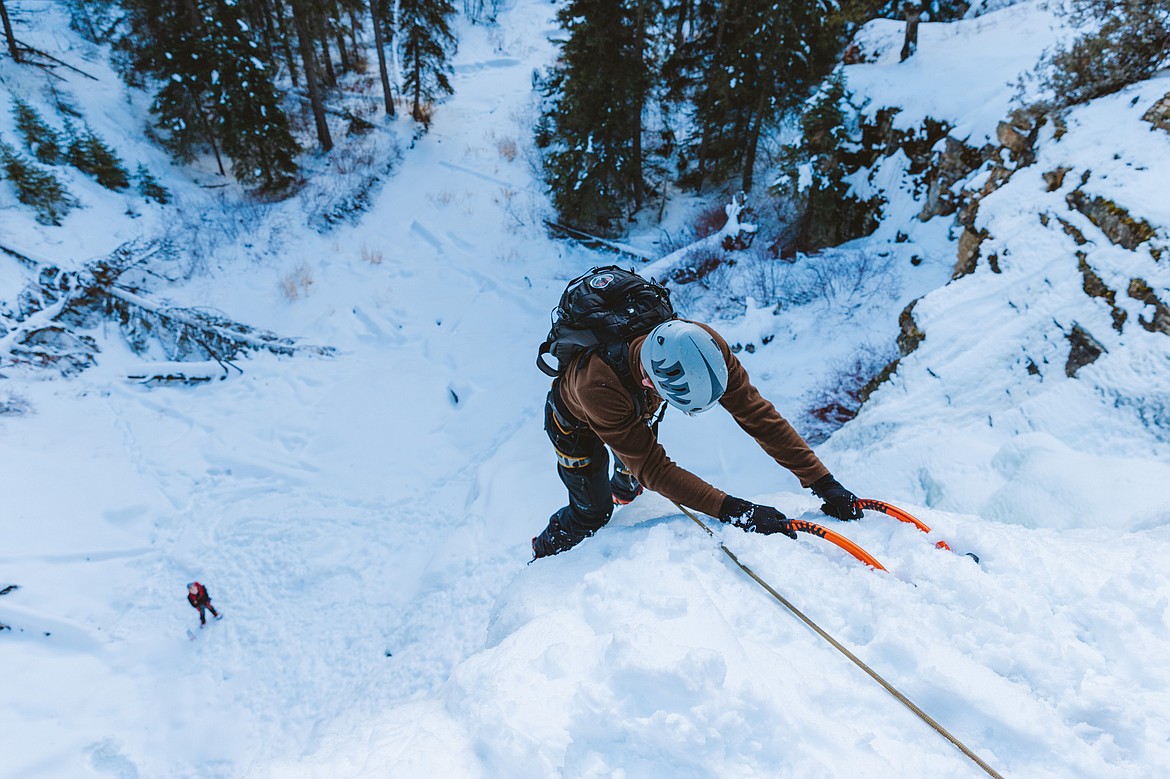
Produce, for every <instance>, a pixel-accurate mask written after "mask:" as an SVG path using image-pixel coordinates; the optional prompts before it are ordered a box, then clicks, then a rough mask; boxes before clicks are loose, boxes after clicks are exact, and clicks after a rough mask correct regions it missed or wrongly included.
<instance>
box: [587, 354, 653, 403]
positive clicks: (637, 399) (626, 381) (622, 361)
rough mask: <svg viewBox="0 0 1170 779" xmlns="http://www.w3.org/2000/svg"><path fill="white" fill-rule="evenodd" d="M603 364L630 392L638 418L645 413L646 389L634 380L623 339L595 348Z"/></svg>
mask: <svg viewBox="0 0 1170 779" xmlns="http://www.w3.org/2000/svg"><path fill="white" fill-rule="evenodd" d="M597 353H598V355H600V357H601V359H602V360H604V361H605V364H606V365H608V366H609V367H610V368H612V369H613V372H614V373H616V374H617V377H618V381H620V382H621V383H622V386H623V387H625V388H626V392H628V393H630V400H632V401H633V402H634V413H635V414H636V415H637V417H638V418H639V419H641V418H642V415H643V414H645V413H646V390H645V388H644V387H642V384H641V382H638V381H635V380H634V373H633V371H631V370H630V345H629V344H628V343H626V342H625V341H619V342H618V343H616V344H610V345H609V346H603V347H601V348H600V349H598V350H597Z"/></svg>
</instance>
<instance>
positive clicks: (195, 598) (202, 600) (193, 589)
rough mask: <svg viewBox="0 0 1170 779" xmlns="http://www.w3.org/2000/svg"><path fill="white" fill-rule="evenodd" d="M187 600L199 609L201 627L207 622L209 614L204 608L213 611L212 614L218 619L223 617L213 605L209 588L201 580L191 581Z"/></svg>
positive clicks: (188, 586)
mask: <svg viewBox="0 0 1170 779" xmlns="http://www.w3.org/2000/svg"><path fill="white" fill-rule="evenodd" d="M187 601H188V602H189V603H190V604H191V605H192V606H193V607H194V608H196V609H198V610H199V627H203V626H204V625H206V624H207V615H206V614H204V613H203V610H204V609H207V610H208V611H210V612H211V616H213V617H215V618H216V619H223V615H221V614H220V613H219V612H218V611H216V610H215V606H212V605H211V596H210V595H208V594H207V588H206V587H204V586H203V585H202V584H200V583H199V582H191V583H190V584H188V585H187Z"/></svg>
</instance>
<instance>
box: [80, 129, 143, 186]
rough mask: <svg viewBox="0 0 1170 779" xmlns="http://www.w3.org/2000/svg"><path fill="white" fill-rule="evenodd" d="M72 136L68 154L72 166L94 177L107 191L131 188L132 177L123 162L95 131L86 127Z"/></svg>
mask: <svg viewBox="0 0 1170 779" xmlns="http://www.w3.org/2000/svg"><path fill="white" fill-rule="evenodd" d="M71 134H72V136H73V137H72V139H71V140H70V141H69V150H68V153H67V156H68V158H69V164H70V165H72V166H73V167H75V168H77V169H78V170H79V171H81V172H82V173H84V174H86V175H88V176H92V177H93V178H94V179H95V180H96V181H97V183H99V184H101V185H102V186H103V187H105V188H106V189H112V190H115V191H118V190H122V189H126V187H128V186H130V176H129V174H128V173H127V172H126V168H125V166H123V165H122V160H121V159H120V158H119V157H118V155H117V154H116V153H115V152H114V150H113V149H111V148H110V147H109V146H107V145H106V142H105V141H103V140H102V139H101V138H99V137H98V136H97V134H96V133H94V131H93V130H91V129H89V128H88V127H86V128H85V130H83V131H82V132H72V133H71Z"/></svg>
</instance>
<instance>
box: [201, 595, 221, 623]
mask: <svg viewBox="0 0 1170 779" xmlns="http://www.w3.org/2000/svg"><path fill="white" fill-rule="evenodd" d="M195 608H197V609H199V624H200V625H206V624H207V615H206V614H204V613H203V610H204V609H207V610H208V611H210V612H211V614H212V616H214V617H215V618H216V619H218V618H219V612H218V611H216V610H215V606H212V605H211V601H208V602H207V603H197V604H195Z"/></svg>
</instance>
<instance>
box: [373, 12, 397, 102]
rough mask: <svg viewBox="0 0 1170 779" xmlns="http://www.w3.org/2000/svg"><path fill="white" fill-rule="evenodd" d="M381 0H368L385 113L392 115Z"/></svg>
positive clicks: (392, 96)
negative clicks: (380, 10) (379, 11)
mask: <svg viewBox="0 0 1170 779" xmlns="http://www.w3.org/2000/svg"><path fill="white" fill-rule="evenodd" d="M381 1H382V0H370V18H371V19H373V21H374V46H375V47H377V49H378V75H380V76H381V77H382V97H383V98H384V99H385V100H386V115H387V116H394V95H393V94H391V92H390V73H389V70H388V69H387V68H386V48H385V47H386V41H384V40H382V18H381V15H380V14H379V13H378V6H379V5H380V3H381Z"/></svg>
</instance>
